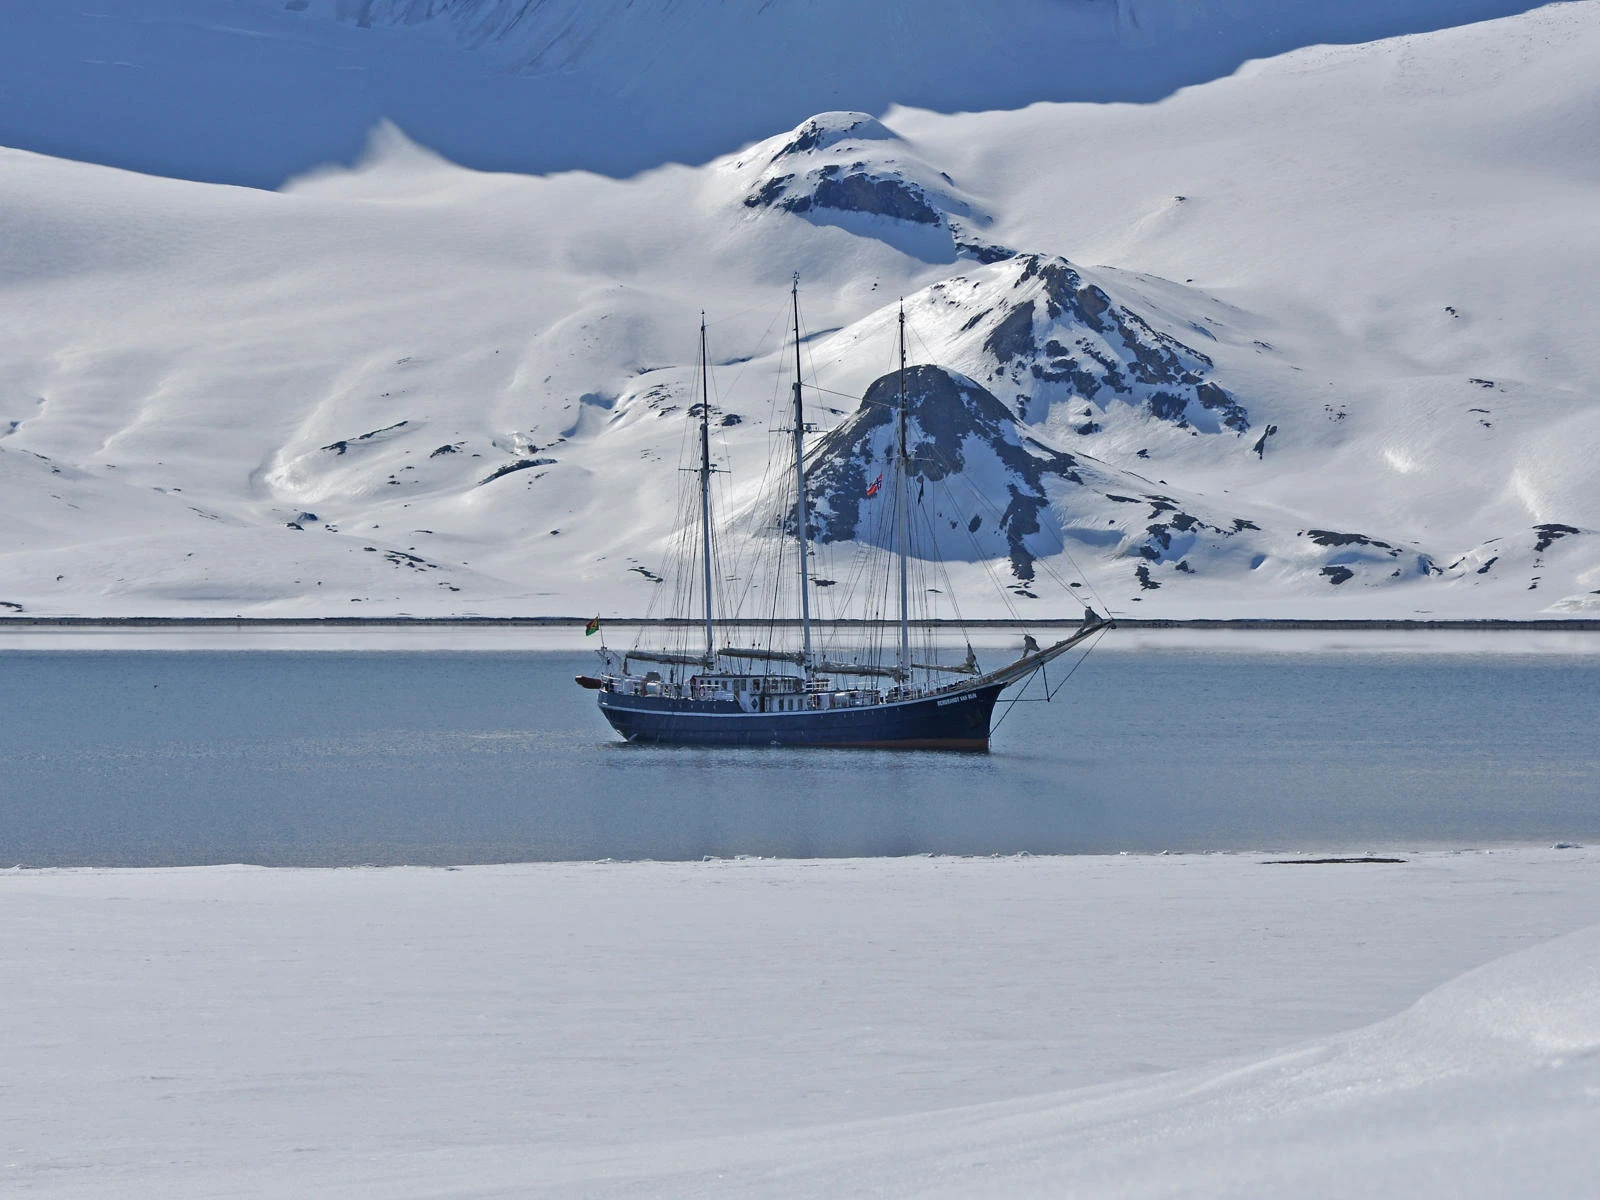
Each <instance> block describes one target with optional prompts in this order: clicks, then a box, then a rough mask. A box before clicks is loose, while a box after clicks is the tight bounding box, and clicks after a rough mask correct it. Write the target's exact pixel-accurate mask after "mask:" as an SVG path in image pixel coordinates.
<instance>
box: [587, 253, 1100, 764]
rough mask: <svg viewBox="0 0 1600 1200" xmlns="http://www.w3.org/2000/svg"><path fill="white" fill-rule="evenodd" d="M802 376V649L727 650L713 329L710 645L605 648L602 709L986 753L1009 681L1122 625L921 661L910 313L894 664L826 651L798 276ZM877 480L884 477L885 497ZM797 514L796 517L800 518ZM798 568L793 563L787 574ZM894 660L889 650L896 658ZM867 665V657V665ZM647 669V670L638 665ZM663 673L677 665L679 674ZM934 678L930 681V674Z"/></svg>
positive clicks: (900, 444)
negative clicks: (1019, 647) (816, 579)
mask: <svg viewBox="0 0 1600 1200" xmlns="http://www.w3.org/2000/svg"><path fill="white" fill-rule="evenodd" d="M791 302H792V305H793V316H794V326H793V333H794V347H795V363H794V365H795V377H794V383H793V386H792V392H793V412H792V421H793V429H792V434H793V456H794V480H793V486H794V489H795V495H794V507H793V510H792V524H793V528H792V531H791V532H792V536H793V537H794V538H795V539H796V541H797V542H798V546H797V562H798V570H797V571H796V572H795V575H794V586H795V587H796V588H797V598H798V609H799V624H800V646H799V647H798V648H797V649H795V650H787V649H783V648H780V647H776V646H773V645H768V646H732V645H722V646H719V645H718V644H717V641H718V639H717V621H716V616H717V614H716V613H715V612H714V611H713V600H712V598H713V595H714V593H715V587H714V574H715V567H714V563H715V555H714V546H713V537H712V532H713V524H712V488H711V479H712V474H713V472H714V470H715V468H714V467H713V466H712V462H711V427H710V411H711V400H710V391H709V367H710V364H709V358H708V354H707V349H706V326H705V318H704V317H703V316H702V318H701V323H700V366H701V371H700V383H701V402H700V404H699V405H698V406H696V407H695V408H691V410H690V411H691V414H695V413H696V409H697V410H698V413H697V415H698V419H699V430H698V433H699V438H698V441H699V464H698V466H697V467H696V468H695V470H696V472H697V474H698V476H699V497H698V499H699V503H698V505H697V506H696V507H697V509H698V512H697V516H698V525H699V529H698V531H697V532H698V533H699V535H700V536H699V538H698V541H699V546H698V547H697V551H698V552H697V554H696V555H695V557H697V558H699V559H700V565H701V567H702V576H703V577H702V579H701V580H700V589H701V590H702V591H703V593H704V596H703V606H702V609H701V612H700V613H698V614H696V615H697V617H698V618H699V621H698V622H697V623H698V624H702V625H703V632H704V639H705V640H704V648H703V650H701V651H700V652H698V653H690V652H682V651H680V652H674V651H667V650H648V649H638V648H636V649H633V650H630V651H614V650H602V652H601V653H602V657H603V660H604V662H605V664H606V665H605V668H604V669H603V670H602V672H601V674H599V675H598V676H591V675H580V676H578V677H577V682H578V683H579V684H580V685H581V686H583V687H586V688H590V689H593V690H595V691H597V692H598V693H599V695H598V700H599V705H600V711H601V712H602V713H604V714H605V717H606V720H608V721H609V722H610V723H611V725H612V726H613V727H614V728H615V729H616V731H617V732H618V733H620V734H621V735H622V736H623V737H624V738H626V739H627V740H628V741H630V742H647V743H649V742H654V743H666V744H677V745H706V746H713V745H714V746H766V745H780V746H870V747H903V748H927V749H952V750H987V749H988V747H989V735H990V721H991V718H992V715H993V713H994V709H995V704H996V702H997V701H998V700H999V699H1000V695H1001V693H1002V692H1003V691H1005V690H1006V689H1007V688H1009V687H1012V686H1014V685H1017V684H1023V683H1025V682H1026V681H1028V680H1029V679H1031V678H1033V676H1034V675H1035V674H1036V673H1038V672H1039V671H1040V670H1041V669H1042V668H1043V667H1045V665H1046V664H1048V663H1049V662H1051V661H1052V660H1054V659H1056V658H1059V657H1060V656H1061V655H1063V654H1066V653H1067V652H1068V651H1070V650H1072V649H1073V648H1074V647H1077V646H1079V645H1081V644H1083V643H1084V642H1086V641H1087V640H1088V639H1090V638H1091V637H1093V636H1094V635H1096V634H1098V633H1100V632H1102V631H1103V630H1105V629H1107V628H1109V627H1110V625H1111V622H1110V621H1109V620H1108V619H1106V618H1102V617H1100V616H1098V615H1097V614H1096V613H1094V611H1093V610H1089V611H1087V612H1086V613H1085V616H1084V621H1083V624H1082V625H1081V626H1079V627H1078V628H1076V629H1074V630H1073V631H1072V633H1071V634H1070V635H1069V636H1067V637H1065V638H1062V639H1061V640H1059V641H1057V642H1055V643H1053V644H1050V645H1046V646H1043V647H1040V646H1038V645H1037V643H1036V642H1035V641H1034V640H1033V639H1032V638H1031V637H1030V638H1028V639H1027V640H1026V642H1025V649H1024V651H1023V653H1022V655H1021V656H1020V657H1018V658H1017V659H1015V660H1014V661H1012V662H1009V663H1006V664H1005V665H1004V666H1002V667H999V668H998V669H996V670H992V671H982V670H980V669H979V666H978V663H977V660H976V656H975V655H974V654H973V652H972V650H971V647H970V645H969V646H968V650H967V655H966V659H965V661H963V662H960V663H956V664H951V665H938V664H934V663H918V662H914V661H913V655H912V645H911V624H912V617H911V604H910V579H909V574H910V573H909V570H908V563H909V561H910V558H911V549H910V545H909V540H910V529H909V526H910V517H909V509H910V501H911V496H910V492H909V480H910V475H911V470H910V468H911V459H910V454H909V450H908V447H907V401H906V385H905V379H906V347H905V310H904V306H903V305H902V308H901V311H900V315H899V363H900V365H899V402H898V407H897V411H896V412H895V414H894V420H893V425H894V430H895V437H894V446H893V450H892V453H891V458H892V464H891V473H892V480H891V495H892V502H893V504H894V511H893V525H894V529H893V548H894V556H895V560H896V573H897V583H898V606H897V613H896V617H897V622H896V623H897V632H898V638H897V639H896V641H895V644H894V654H893V659H892V661H873V660H871V659H870V658H864V656H861V655H857V656H855V659H852V660H851V661H844V660H843V659H842V658H841V657H840V656H838V655H835V656H834V657H831V658H830V657H829V655H828V654H827V653H823V652H819V651H818V649H817V647H816V644H815V642H814V639H813V630H812V623H813V622H812V588H813V586H815V585H814V583H813V580H812V578H811V546H810V544H809V543H810V528H809V525H810V514H809V512H808V505H807V498H806V473H805V453H804V444H803V439H804V433H805V429H806V425H805V408H804V398H803V381H802V377H801V359H800V347H801V344H802V339H801V335H800V299H799V282H798V279H797V280H796V282H795V285H794V288H793V289H792V290H791ZM877 487H878V485H877V484H874V487H873V491H872V492H869V493H868V494H869V495H871V494H873V493H874V492H875V491H876V489H877ZM788 523H789V522H788V521H785V522H784V524H785V525H786V526H787V525H788ZM782 570H783V571H784V572H787V568H786V567H784V568H782ZM884 657H887V656H884ZM856 659H860V661H857V660H856ZM636 663H642V664H648V667H647V669H645V670H642V671H639V670H635V669H634V664H636ZM656 667H665V668H667V675H666V676H665V677H664V676H663V674H662V672H661V671H660V670H658V669H654V668H656ZM919 676H920V679H921V680H922V682H920V683H919V682H918V679H919Z"/></svg>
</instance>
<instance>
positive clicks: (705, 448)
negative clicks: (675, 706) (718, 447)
mask: <svg viewBox="0 0 1600 1200" xmlns="http://www.w3.org/2000/svg"><path fill="white" fill-rule="evenodd" d="M700 536H701V552H702V557H703V558H704V560H705V588H706V666H708V667H710V666H713V665H715V662H716V653H717V643H716V640H715V637H716V635H715V633H714V632H713V630H712V627H711V365H710V360H709V357H708V356H707V354H706V315H705V313H701V314H700Z"/></svg>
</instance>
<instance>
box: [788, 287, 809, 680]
mask: <svg viewBox="0 0 1600 1200" xmlns="http://www.w3.org/2000/svg"><path fill="white" fill-rule="evenodd" d="M790 295H791V297H792V298H793V301H794V486H795V510H794V511H795V534H796V536H797V537H798V538H799V539H800V628H801V631H802V634H803V637H804V647H805V650H804V654H803V656H802V658H801V663H800V665H801V666H802V667H803V668H804V669H805V670H806V671H807V672H809V671H810V670H811V588H810V585H809V582H808V581H807V579H806V574H807V571H808V569H809V567H810V563H809V561H808V560H809V558H810V549H809V545H808V539H807V537H806V523H807V521H808V520H809V516H808V514H807V512H806V464H805V446H804V440H803V439H804V436H805V427H806V425H805V413H804V410H803V408H802V406H801V402H800V276H799V274H798V273H796V275H795V277H794V287H793V288H791V289H790Z"/></svg>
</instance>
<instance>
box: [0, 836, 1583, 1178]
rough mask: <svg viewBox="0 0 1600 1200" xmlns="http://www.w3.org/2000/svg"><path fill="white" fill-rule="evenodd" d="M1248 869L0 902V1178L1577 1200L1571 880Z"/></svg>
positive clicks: (529, 881)
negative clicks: (1, 1068) (0, 1167)
mask: <svg viewBox="0 0 1600 1200" xmlns="http://www.w3.org/2000/svg"><path fill="white" fill-rule="evenodd" d="M1265 857H1272V858H1281V857H1286V856H1283V855H1277V854H1274V855H1271V856H1256V855H1243V854H1218V855H1187V856H1180V855H1174V856H1113V857H1086V856H1085V857H1063V858H1028V857H1021V858H1005V859H961V858H909V859H871V860H863V859H857V860H829V861H794V860H783V861H773V860H719V861H714V862H707V863H627V864H623V863H567V864H535V865H527V866H504V867H475V868H462V869H426V868H388V869H370V868H357V869H341V870H305V869H263V868H247V867H202V868H171V869H119V870H87V869H78V870H27V871H6V872H0V916H3V918H4V920H5V923H6V927H7V929H8V931H9V935H8V939H7V947H6V962H7V965H8V967H9V968H10V975H11V977H12V978H13V979H15V980H16V981H18V986H16V987H13V988H10V989H7V991H6V993H5V995H4V997H3V998H0V1017H3V1020H4V1024H5V1027H6V1029H7V1030H8V1038H9V1043H10V1048H9V1050H8V1055H7V1059H8V1061H7V1064H6V1070H5V1073H4V1075H3V1076H0V1079H3V1082H4V1084H5V1086H4V1087H0V1115H3V1123H4V1125H5V1127H6V1128H7V1130H8V1134H9V1136H8V1143H9V1145H8V1148H7V1149H8V1154H7V1158H6V1166H5V1168H4V1170H5V1172H6V1178H7V1179H8V1181H9V1182H10V1183H11V1184H12V1186H13V1187H16V1188H18V1189H19V1190H28V1191H29V1194H35V1193H36V1194H40V1195H49V1196H78V1195H91V1194H94V1195H104V1194H109V1193H116V1194H120V1195H158V1194H159V1195H163V1196H189V1195H195V1196H199V1195H215V1194H220V1193H223V1192H258V1193H261V1192H273V1191H299V1192H302V1193H307V1192H315V1193H316V1194H319V1195H328V1196H344V1195H348V1196H356V1195H370V1194H374V1193H375V1192H381V1193H382V1194H385V1195H392V1196H422V1195H428V1196H449V1195H473V1196H486V1195H488V1196H498V1195H506V1196H510V1195H519V1196H522V1195H540V1194H551V1195H555V1194H561V1195H574V1194H577V1195H602V1196H610V1195H626V1194H650V1195H661V1194H668V1195H675V1194H690V1193H692V1194H758V1195H772V1196H801V1195H819V1194H869V1193H870V1194H883V1193H884V1192H886V1191H888V1192H893V1193H895V1194H903V1195H929V1194H952V1195H957V1194H959V1195H971V1194H1007V1195H1018V1194H1021V1195H1027V1194H1045V1193H1049V1194H1061V1193H1062V1192H1063V1191H1071V1190H1074V1189H1078V1190H1082V1191H1085V1192H1092V1193H1094V1194H1124V1195H1169V1194H1180V1193H1186V1194H1193V1193H1195V1192H1197V1191H1198V1192H1203V1193H1213V1194H1214V1193H1216V1192H1240V1193H1245V1192H1248V1193H1252V1194H1282V1195H1287V1194H1297V1195H1300V1194H1330V1195H1332V1194H1351V1192H1352V1191H1355V1190H1363V1189H1369V1190H1374V1189H1375V1190H1386V1191H1398V1190H1403V1189H1407V1188H1410V1189H1412V1190H1418V1189H1421V1190H1431V1191H1432V1192H1433V1193H1434V1194H1443V1193H1445V1192H1450V1193H1452V1194H1479V1195H1496V1194H1510V1193H1511V1192H1514V1191H1516V1190H1518V1188H1519V1187H1524V1186H1526V1185H1527V1184H1528V1182H1529V1181H1533V1182H1534V1183H1535V1185H1536V1190H1538V1191H1540V1193H1541V1194H1545V1195H1577V1194H1581V1188H1582V1186H1586V1185H1585V1184H1584V1182H1583V1181H1584V1180H1586V1179H1587V1177H1588V1172H1589V1166H1588V1164H1589V1162H1590V1161H1591V1154H1592V1152H1591V1151H1590V1149H1589V1148H1588V1146H1589V1143H1588V1140H1587V1136H1586V1133H1585V1132H1584V1131H1585V1130H1587V1129H1588V1127H1589V1122H1590V1121H1592V1117H1593V1111H1594V1103H1595V1101H1594V1097H1595V1095H1597V1094H1600V1066H1597V1062H1596V1056H1595V1055H1594V1054H1593V1053H1592V1052H1593V1050H1594V1049H1595V1048H1597V1047H1600V1026H1597V1022H1600V1017H1596V1015H1595V1014H1596V1013H1600V1003H1597V1002H1596V1001H1600V975H1597V973H1596V968H1595V966H1594V964H1595V962H1596V960H1597V957H1600V956H1597V954H1596V950H1597V949H1600V946H1597V941H1600V935H1597V934H1596V933H1595V932H1593V931H1590V932H1583V927H1584V926H1585V924H1586V923H1587V922H1589V921H1591V920H1592V914H1593V913H1594V912H1596V911H1600V871H1596V869H1595V868H1596V867H1597V866H1600V851H1595V850H1590V849H1580V848H1574V849H1567V850H1551V849H1533V848H1525V849H1517V850H1495V851H1487V852H1455V853H1448V852H1425V853H1421V854H1409V853H1407V854H1403V855H1401V857H1404V858H1406V859H1408V861H1407V862H1404V863H1397V864H1359V865H1321V866H1316V865H1301V866H1265V865H1262V863H1261V859H1262V858H1265ZM1563 937H1566V938H1567V939H1568V940H1567V941H1566V942H1560V941H1552V940H1551V939H1557V938H1563ZM1506 955H1513V956H1514V957H1511V958H1505V957H1503V956H1506ZM1494 960H1500V961H1498V962H1494ZM1491 962H1494V965H1493V966H1490V967H1488V968H1486V969H1484V970H1481V971H1474V969H1475V968H1479V967H1480V966H1482V965H1483V964H1485V963H1491ZM1467 972H1473V973H1472V974H1464V973H1467ZM1452 981H1454V982H1452ZM1419 997H1425V998H1424V999H1423V1001H1422V1003H1420V1004H1416V1005H1415V1007H1410V1008H1408V1006H1411V1005H1413V1003H1414V1002H1415V1001H1417V1000H1418V998H1419ZM1397 1014H1399V1015H1397ZM1375 1022H1378V1024H1374V1023H1375ZM1351 1030H1355V1031H1356V1032H1348V1031H1351Z"/></svg>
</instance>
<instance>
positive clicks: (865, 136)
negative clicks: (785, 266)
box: [735, 112, 1011, 262]
mask: <svg viewBox="0 0 1600 1200" xmlns="http://www.w3.org/2000/svg"><path fill="white" fill-rule="evenodd" d="M735 165H736V168H738V169H745V168H748V167H752V166H753V167H755V168H756V170H755V171H754V172H753V174H752V175H751V176H750V177H749V178H748V179H747V182H746V186H745V192H744V205H745V207H746V208H752V209H775V210H777V211H779V212H784V213H792V214H794V215H796V216H803V217H805V218H806V219H808V220H810V221H813V222H815V223H817V224H848V225H849V227H850V228H851V229H852V231H854V232H857V233H867V234H872V235H876V236H880V237H883V238H884V239H885V240H890V241H894V240H895V238H894V235H893V232H892V228H889V227H886V228H881V229H874V228H873V227H872V226H871V225H870V223H865V222H863V220H862V219H863V218H866V219H868V221H870V219H871V218H881V219H883V220H885V221H887V222H893V223H895V225H899V226H902V227H918V226H920V227H923V229H924V230H926V231H931V232H934V233H936V234H938V235H941V236H938V237H936V238H935V239H934V240H933V242H929V241H927V240H921V241H919V242H917V243H916V245H917V248H918V251H919V252H921V253H923V254H924V255H925V256H926V254H927V251H929V250H930V249H931V248H932V246H933V245H935V244H937V246H938V247H939V250H940V253H941V255H942V256H943V257H945V258H946V259H947V260H953V259H954V258H955V257H956V256H957V255H958V254H959V255H964V256H966V257H969V258H976V259H978V260H979V261H981V262H993V261H997V260H998V259H1000V258H1004V257H1007V256H1008V255H1009V254H1010V253H1011V252H1010V251H1009V250H1005V249H1004V248H1001V247H996V246H992V245H990V244H988V243H987V242H986V241H984V240H983V239H982V238H979V237H977V236H975V235H974V234H973V233H972V230H974V229H981V228H982V227H984V226H986V225H988V223H989V218H988V217H987V215H985V214H983V213H981V212H980V211H979V210H978V209H977V208H976V207H975V206H974V205H973V204H972V203H971V201H970V200H968V199H967V198H966V197H965V196H963V195H962V194H961V191H960V189H959V188H958V187H957V186H956V184H955V181H954V180H952V179H951V178H950V177H949V176H948V175H947V174H945V173H944V172H942V171H939V170H937V169H935V168H934V167H933V166H931V165H930V164H928V163H927V162H925V161H923V160H922V159H921V158H920V157H919V156H918V155H917V153H916V151H915V149H914V148H913V147H912V146H911V145H910V144H909V143H907V142H906V141H905V139H904V138H902V137H901V136H900V135H899V134H897V133H895V132H894V131H893V130H892V129H890V128H889V127H888V126H886V125H884V124H883V123H882V122H881V121H879V120H877V119H875V118H873V117H869V116H867V115H866V114H865V113H851V112H836V113H822V114H819V115H818V116H815V117H812V118H810V119H809V120H807V121H804V122H802V123H801V124H800V126H799V127H798V128H796V129H794V130H791V131H790V132H789V133H787V134H784V135H782V136H780V137H777V138H773V139H771V140H769V141H767V142H764V143H762V144H761V145H760V146H758V147H756V148H755V150H754V151H752V152H751V153H750V154H748V155H746V156H745V157H743V158H741V159H740V160H739V162H738V163H737V164H735Z"/></svg>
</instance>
